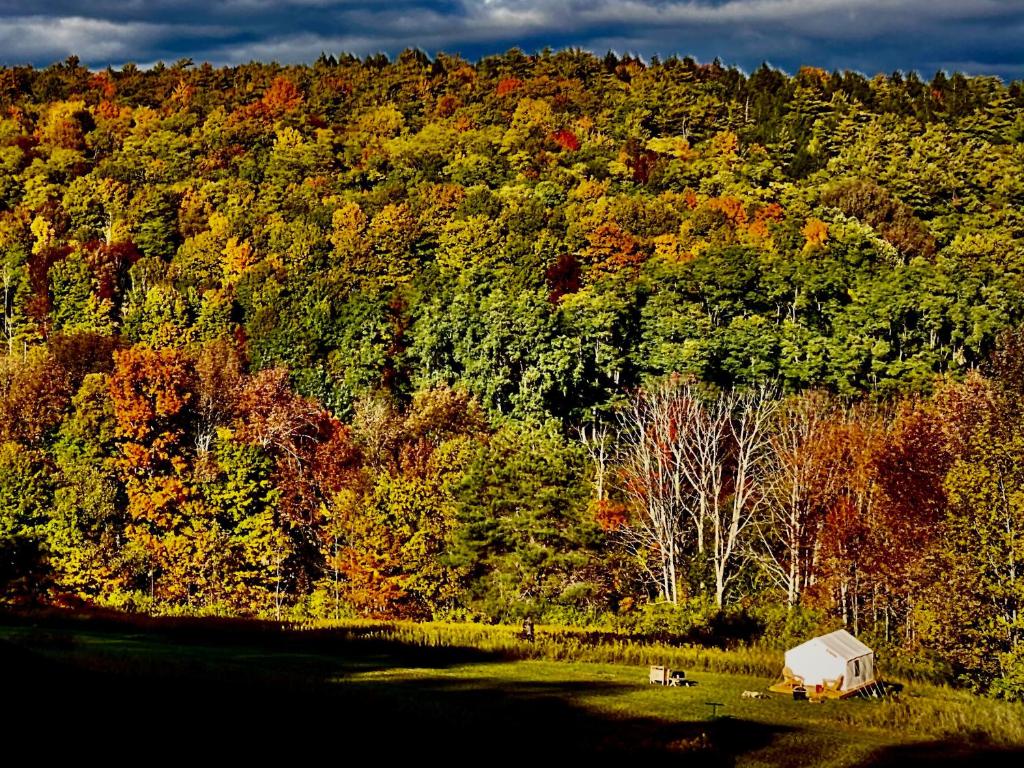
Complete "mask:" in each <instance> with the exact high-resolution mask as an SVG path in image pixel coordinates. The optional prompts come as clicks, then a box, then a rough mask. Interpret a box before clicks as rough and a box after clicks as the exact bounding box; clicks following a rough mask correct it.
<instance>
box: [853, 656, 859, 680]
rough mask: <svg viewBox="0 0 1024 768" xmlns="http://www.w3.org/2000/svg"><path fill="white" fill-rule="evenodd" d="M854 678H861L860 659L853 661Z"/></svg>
mask: <svg viewBox="0 0 1024 768" xmlns="http://www.w3.org/2000/svg"><path fill="white" fill-rule="evenodd" d="M853 676H854V677H860V659H854V660H853Z"/></svg>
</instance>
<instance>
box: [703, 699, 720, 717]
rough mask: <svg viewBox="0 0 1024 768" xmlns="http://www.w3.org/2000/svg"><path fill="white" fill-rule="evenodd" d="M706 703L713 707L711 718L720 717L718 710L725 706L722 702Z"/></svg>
mask: <svg viewBox="0 0 1024 768" xmlns="http://www.w3.org/2000/svg"><path fill="white" fill-rule="evenodd" d="M704 703H705V704H707V705H708V706H709V707H711V717H718V708H719V707H724V706H725V704H722V703H721V702H720V701H705V702H704Z"/></svg>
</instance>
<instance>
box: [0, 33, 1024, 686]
mask: <svg viewBox="0 0 1024 768" xmlns="http://www.w3.org/2000/svg"><path fill="white" fill-rule="evenodd" d="M1022 142H1024V93H1022V91H1021V88H1020V87H1019V85H1018V84H1011V85H1009V86H1007V85H1005V84H1003V83H1002V82H1000V81H999V80H997V79H994V78H979V77H975V78H970V77H964V76H961V75H959V74H954V75H950V76H947V75H943V74H941V73H940V74H938V75H936V76H935V77H934V79H932V80H931V81H930V82H927V81H924V80H922V79H920V78H919V77H918V76H916V75H914V74H901V73H894V74H892V75H890V76H881V75H880V76H877V77H873V78H865V77H863V76H861V75H859V74H856V73H852V72H846V73H835V72H833V73H829V72H825V71H822V70H820V69H813V68H805V69H802V70H801V71H799V72H798V73H797V74H796V75H794V76H789V75H786V74H784V73H782V72H780V71H777V70H773V69H771V68H768V67H762V68H761V69H759V70H757V71H755V72H753V73H752V74H749V75H747V74H744V73H742V72H740V71H738V70H736V69H731V68H726V67H723V66H721V65H720V64H719V63H718V62H715V63H712V64H698V63H696V62H694V61H693V60H691V59H676V58H672V59H668V60H664V61H659V60H653V61H650V62H642V61H640V60H637V59H634V58H631V57H618V56H615V55H612V54H609V55H608V56H606V57H603V58H601V57H595V56H592V55H590V54H588V53H583V52H579V51H573V50H567V51H562V52H557V53H554V52H543V53H541V54H539V55H535V56H528V55H525V54H523V53H521V52H518V51H511V52H509V53H507V54H504V55H502V56H496V57H490V58H485V59H483V60H481V61H479V62H476V63H472V62H467V61H465V60H462V59H460V58H458V57H452V56H445V55H438V56H437V57H435V58H433V59H431V58H429V57H427V56H425V55H424V54H422V53H420V52H418V51H406V52H405V53H403V54H402V55H401V56H399V57H397V59H395V60H393V61H391V60H389V59H388V58H386V57H384V56H374V57H368V58H366V59H357V58H355V57H351V56H342V57H340V58H337V59H336V58H334V57H330V56H323V57H321V59H320V60H318V61H317V62H316V63H315V64H313V65H312V66H302V67H281V66H278V65H273V64H250V65H246V66H238V67H230V68H214V67H211V66H210V65H202V66H196V65H194V64H193V63H192V62H191V61H188V60H184V61H181V62H178V63H177V64H175V65H173V66H165V65H157V66H156V67H153V68H152V69H148V70H141V69H138V68H136V67H133V66H130V65H129V66H125V67H123V68H121V69H120V70H112V69H107V70H104V71H90V70H88V69H86V68H85V67H83V66H81V65H80V63H79V62H78V61H77V60H75V59H73V58H72V59H69V60H67V61H66V62H64V63H62V64H58V65H54V66H51V67H49V68H46V69H43V70H38V69H33V68H29V67H16V68H7V69H2V70H0V289H2V300H3V303H2V310H3V312H2V318H0V330H2V339H0V342H2V352H0V588H2V591H3V594H4V596H5V598H4V599H6V600H7V601H9V602H12V603H16V604H29V603H37V602H48V603H52V604H57V605H66V606H67V605H70V606H81V605H100V606H109V607H115V608H121V609H124V610H133V611H149V612H157V613H160V612H163V613H179V612H180V613H197V614H216V615H252V616H268V617H276V618H304V617H310V618H316V617H321V618H330V617H343V616H353V615H367V616H372V617H405V618H431V617H434V618H442V619H471V620H479V621H518V620H521V619H522V618H523V617H524V616H526V615H531V616H533V617H535V618H536V619H537V620H543V621H549V622H556V623H559V622H560V623H575V624H593V625H603V626H608V625H614V626H619V627H626V628H632V629H635V630H636V631H638V632H656V631H657V632H676V633H679V635H680V636H682V635H685V634H686V633H687V632H693V631H701V630H703V629H707V628H710V630H708V631H714V632H719V633H720V634H721V633H725V634H728V632H730V631H738V630H737V629H736V628H737V627H739V628H743V627H746V628H747V629H746V630H744V631H746V632H747V635H746V636H748V637H753V636H757V635H759V634H760V635H766V636H767V637H768V638H769V639H773V640H777V641H781V640H783V639H785V638H788V637H791V636H796V635H798V634H799V633H800V632H806V631H807V630H809V629H813V628H824V627H832V626H838V625H841V624H845V625H847V626H849V627H850V628H851V630H853V631H855V632H857V633H859V634H860V635H862V636H864V637H866V638H868V639H869V640H870V641H871V642H874V643H877V644H878V645H879V646H880V647H882V648H885V649H888V652H889V653H890V655H896V654H899V655H903V656H906V657H907V658H912V659H914V660H916V663H919V664H921V665H928V666H929V667H930V668H933V669H936V670H939V671H940V672H941V673H942V674H945V675H948V676H949V677H950V678H951V679H953V678H956V679H959V680H960V681H962V682H965V683H967V684H969V685H971V686H973V687H975V688H977V689H979V690H987V691H991V692H993V693H994V694H997V695H1002V696H1006V697H1009V698H1014V697H1017V698H1019V697H1022V696H1024V614H1022V613H1021V610H1022V608H1024V332H1021V331H1020V330H1018V328H1019V326H1020V324H1021V323H1022V322H1024V274H1022V270H1024V213H1022V206H1024V143H1022ZM751 627H754V629H750V628H751ZM716 628H717V629H716ZM730 628H732V629H730Z"/></svg>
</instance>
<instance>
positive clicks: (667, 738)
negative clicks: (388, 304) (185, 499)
mask: <svg viewBox="0 0 1024 768" xmlns="http://www.w3.org/2000/svg"><path fill="white" fill-rule="evenodd" d="M538 634H539V636H538V642H537V643H534V644H533V645H530V644H527V643H522V642H521V641H519V640H517V639H516V637H515V633H514V631H512V630H508V629H491V628H486V627H472V626H458V625H456V626H451V625H426V626H422V625H420V626H417V625H395V624H373V623H369V622H354V623H351V624H350V625H346V626H338V627H332V628H316V629H306V630H304V631H300V630H294V629H288V630H284V631H282V629H281V628H280V627H277V626H274V625H270V624H258V623H244V622H217V623H211V622H208V621H202V620H194V621H190V620H175V621H157V620H144V621H139V622H135V623H131V624H129V623H124V622H121V621H117V620H110V619H108V620H89V621H81V620H70V619H54V618H52V617H51V618H47V619H45V620H40V619H38V618H37V619H34V620H32V621H29V620H26V619H16V618H11V617H8V618H6V619H0V692H2V695H3V699H4V701H5V702H6V703H7V704H8V711H9V712H10V714H8V715H5V716H4V718H3V720H0V730H6V731H7V732H8V733H10V734H12V735H14V736H15V738H21V739H25V740H31V741H36V740H38V739H48V738H49V739H50V740H51V742H52V741H53V740H52V738H51V736H52V735H53V734H59V735H60V739H59V740H58V742H56V743H59V744H63V745H65V746H68V745H72V744H74V745H83V744H85V745H91V746H93V747H96V746H100V747H101V748H104V749H105V748H106V747H104V746H103V745H112V746H115V747H116V748H117V749H119V750H125V751H126V752H127V753H131V754H135V753H138V751H139V750H146V754H149V753H152V752H153V750H157V751H159V752H161V753H164V754H165V755H169V754H171V753H180V754H183V755H184V754H188V753H189V750H190V749H192V748H195V747H197V746H198V745H202V750H201V751H202V753H203V754H205V755H209V754H210V753H211V751H220V752H223V753H224V754H226V755H234V756H237V757H242V756H243V755H247V756H248V755H251V756H255V757H262V758H269V757H271V756H280V757H282V758H289V757H290V758H296V757H298V756H300V755H303V756H304V755H318V756H319V755H325V756H327V757H328V758H330V759H331V761H332V762H340V763H347V762H350V761H349V759H348V758H351V757H353V756H355V755H357V754H363V755H369V756H378V757H382V758H383V757H389V756H399V755H401V756H402V757H403V758H406V759H410V758H411V759H417V758H420V757H438V756H440V757H442V758H444V759H446V760H447V761H449V762H459V763H461V762H477V761H480V760H491V759H501V761H502V762H505V761H517V762H518V761H520V760H522V761H524V764H532V763H534V762H538V761H539V762H540V763H541V764H544V763H545V762H546V760H549V759H552V758H555V757H559V758H567V757H573V756H590V755H594V754H600V755H603V756H614V755H619V756H624V755H629V756H645V757H650V758H657V759H659V760H661V759H667V760H672V761H673V762H680V760H681V759H682V758H685V760H683V761H682V764H685V765H739V766H777V765H822V766H859V765H865V766H867V765H908V764H909V765H917V764H921V765H924V764H929V765H935V764H958V763H960V762H961V761H964V760H967V759H970V760H972V761H973V762H974V763H975V764H977V763H978V762H984V763H986V764H997V763H998V764H1006V765H1020V764H1022V763H1021V760H1022V759H1024V708H1021V707H1018V706H1012V705H1008V704H1004V703H999V702H994V701H989V700H983V699H977V698H974V697H971V696H969V695H967V694H965V693H962V692H957V691H953V690H950V689H947V688H938V687H933V686H928V685H924V684H913V683H908V684H907V686H906V688H905V689H904V691H903V692H902V694H901V696H900V698H899V700H898V701H870V700H862V701H861V700H857V701H843V702H836V701H832V702H827V703H824V704H808V703H801V702H794V701H792V700H790V699H786V698H784V697H781V696H775V695H773V696H772V698H770V699H769V700H751V699H744V698H742V697H741V693H742V692H743V691H744V690H763V689H764V688H765V687H766V686H767V685H768V684H769V683H770V682H771V679H770V676H768V675H765V674H760V673H759V671H760V670H761V666H764V665H767V664H768V663H770V661H768V660H769V659H770V655H766V656H765V657H764V660H762V662H756V658H757V653H759V652H755V651H743V652H729V651H708V649H672V650H673V651H674V652H675V653H676V654H677V658H676V660H675V661H673V662H672V663H676V664H677V665H679V664H678V662H680V661H683V660H684V655H685V654H690V656H689V657H688V658H689V661H690V662H691V663H690V664H689V665H688V666H686V669H687V673H688V676H690V677H692V678H693V679H695V680H696V681H697V683H698V684H697V685H696V686H694V687H691V688H678V689H676V688H661V687H658V686H651V685H648V684H647V669H646V666H645V664H646V663H647V659H646V658H644V659H639V658H637V659H636V660H635V663H607V662H606V661H604V662H602V661H601V658H602V657H604V658H611V657H614V658H621V656H622V655H623V647H622V646H621V645H616V643H620V641H619V640H617V639H615V638H605V639H606V640H607V642H605V643H603V644H602V643H594V642H593V638H590V639H589V640H587V641H584V640H581V639H580V638H579V637H575V638H574V637H573V636H572V635H573V633H572V632H569V631H558V632H553V631H545V629H544V628H541V629H540V631H539V633H538ZM621 642H622V643H624V642H625V641H621ZM602 648H603V650H601V649H602ZM626 650H627V651H628V653H637V654H639V653H640V651H639V650H638V649H635V648H633V649H629V648H626ZM649 652H650V653H651V654H653V655H655V656H657V655H659V654H664V653H667V652H668V650H667V649H658V648H651V649H650V650H649ZM760 653H762V654H769V653H770V652H760ZM700 654H703V656H702V655H700ZM730 654H733V656H734V658H731V659H730ZM557 659H561V660H557ZM581 659H589V660H581ZM640 662H643V663H640ZM759 665H760V666H759ZM707 702H719V703H721V704H722V705H724V706H723V707H721V708H720V710H719V716H718V717H713V716H712V708H711V707H710V706H708V705H707ZM12 704H13V705H15V706H14V709H13V710H12V709H10V705H12ZM41 743H46V742H41Z"/></svg>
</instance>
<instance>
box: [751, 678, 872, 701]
mask: <svg viewBox="0 0 1024 768" xmlns="http://www.w3.org/2000/svg"><path fill="white" fill-rule="evenodd" d="M842 684H843V681H842V679H839V680H829V681H826V683H825V684H824V685H822V686H821V687H820V690H819V688H818V687H816V686H813V685H809V686H805V685H804V684H803V681H801V680H799V679H795V678H785V679H783V680H780V681H779V682H777V683H775V684H774V685H771V686H769V687H768V690H769V691H772V692H773V693H784V694H787V695H789V696H792V695H793V691H794V690H795V689H796V688H805V689H806V691H807V698H808V699H809V700H816V701H820V700H823V699H848V698H850V697H852V696H858V695H860V694H861V693H862V692H864V691H865V690H867V689H869V688H871V686H873V685H877V683H875V681H873V680H872V681H871V682H869V683H865V684H864V685H859V686H857V687H856V688H851V689H850V690H848V691H843V690H840V686H842Z"/></svg>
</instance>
